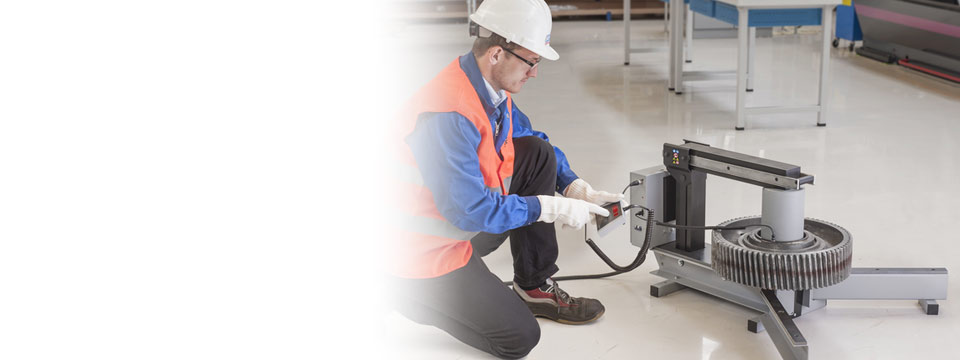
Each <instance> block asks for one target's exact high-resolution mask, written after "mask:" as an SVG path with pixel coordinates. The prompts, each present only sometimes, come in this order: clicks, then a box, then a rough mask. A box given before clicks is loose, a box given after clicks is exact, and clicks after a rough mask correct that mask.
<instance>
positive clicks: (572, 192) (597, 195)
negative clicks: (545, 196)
mask: <svg viewBox="0 0 960 360" xmlns="http://www.w3.org/2000/svg"><path fill="white" fill-rule="evenodd" d="M563 196H566V197H568V198H571V199H580V200H583V201H587V202H591V203H594V204H597V205H603V204H606V203H612V202H614V201H620V200H623V194H614V193H608V192H606V191H596V190H594V189H593V187H591V186H590V184H587V182H586V181H584V180H583V179H576V180H574V181H573V182H572V183H570V185H567V188H566V189H564V190H563Z"/></svg>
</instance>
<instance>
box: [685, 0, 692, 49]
mask: <svg viewBox="0 0 960 360" xmlns="http://www.w3.org/2000/svg"><path fill="white" fill-rule="evenodd" d="M684 14H685V15H686V16H685V17H684V22H685V23H686V26H685V28H686V29H685V30H684V32H683V40H684V41H683V48H684V51H683V53H684V54H685V57H684V59H685V60H684V62H688V63H689V62H693V11H690V5H689V4H688V5H686V6H685V7H684Z"/></svg>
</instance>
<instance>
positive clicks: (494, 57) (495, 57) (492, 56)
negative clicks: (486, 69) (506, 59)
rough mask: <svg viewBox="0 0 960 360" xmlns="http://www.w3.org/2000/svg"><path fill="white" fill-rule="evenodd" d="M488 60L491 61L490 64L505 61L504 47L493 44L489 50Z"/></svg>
mask: <svg viewBox="0 0 960 360" xmlns="http://www.w3.org/2000/svg"><path fill="white" fill-rule="evenodd" d="M487 60H489V61H490V65H496V64H497V63H498V62H500V61H503V48H502V47H499V46H493V47H491V48H490V49H489V50H487Z"/></svg>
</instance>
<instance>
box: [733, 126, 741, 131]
mask: <svg viewBox="0 0 960 360" xmlns="http://www.w3.org/2000/svg"><path fill="white" fill-rule="evenodd" d="M733 128H734V129H737V130H743V128H742V127H736V126H734V127H733Z"/></svg>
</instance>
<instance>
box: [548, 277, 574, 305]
mask: <svg viewBox="0 0 960 360" xmlns="http://www.w3.org/2000/svg"><path fill="white" fill-rule="evenodd" d="M546 292H548V293H553V295H554V296H556V297H557V299H558V300H560V301H562V302H564V303H567V304H571V305H574V304H576V303H577V302H576V300H574V298H571V297H570V294H567V292H566V291H563V289H560V287H559V286H557V283H556V282H554V283H553V284H551V285H550V287H549V288H547V291H546Z"/></svg>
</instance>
